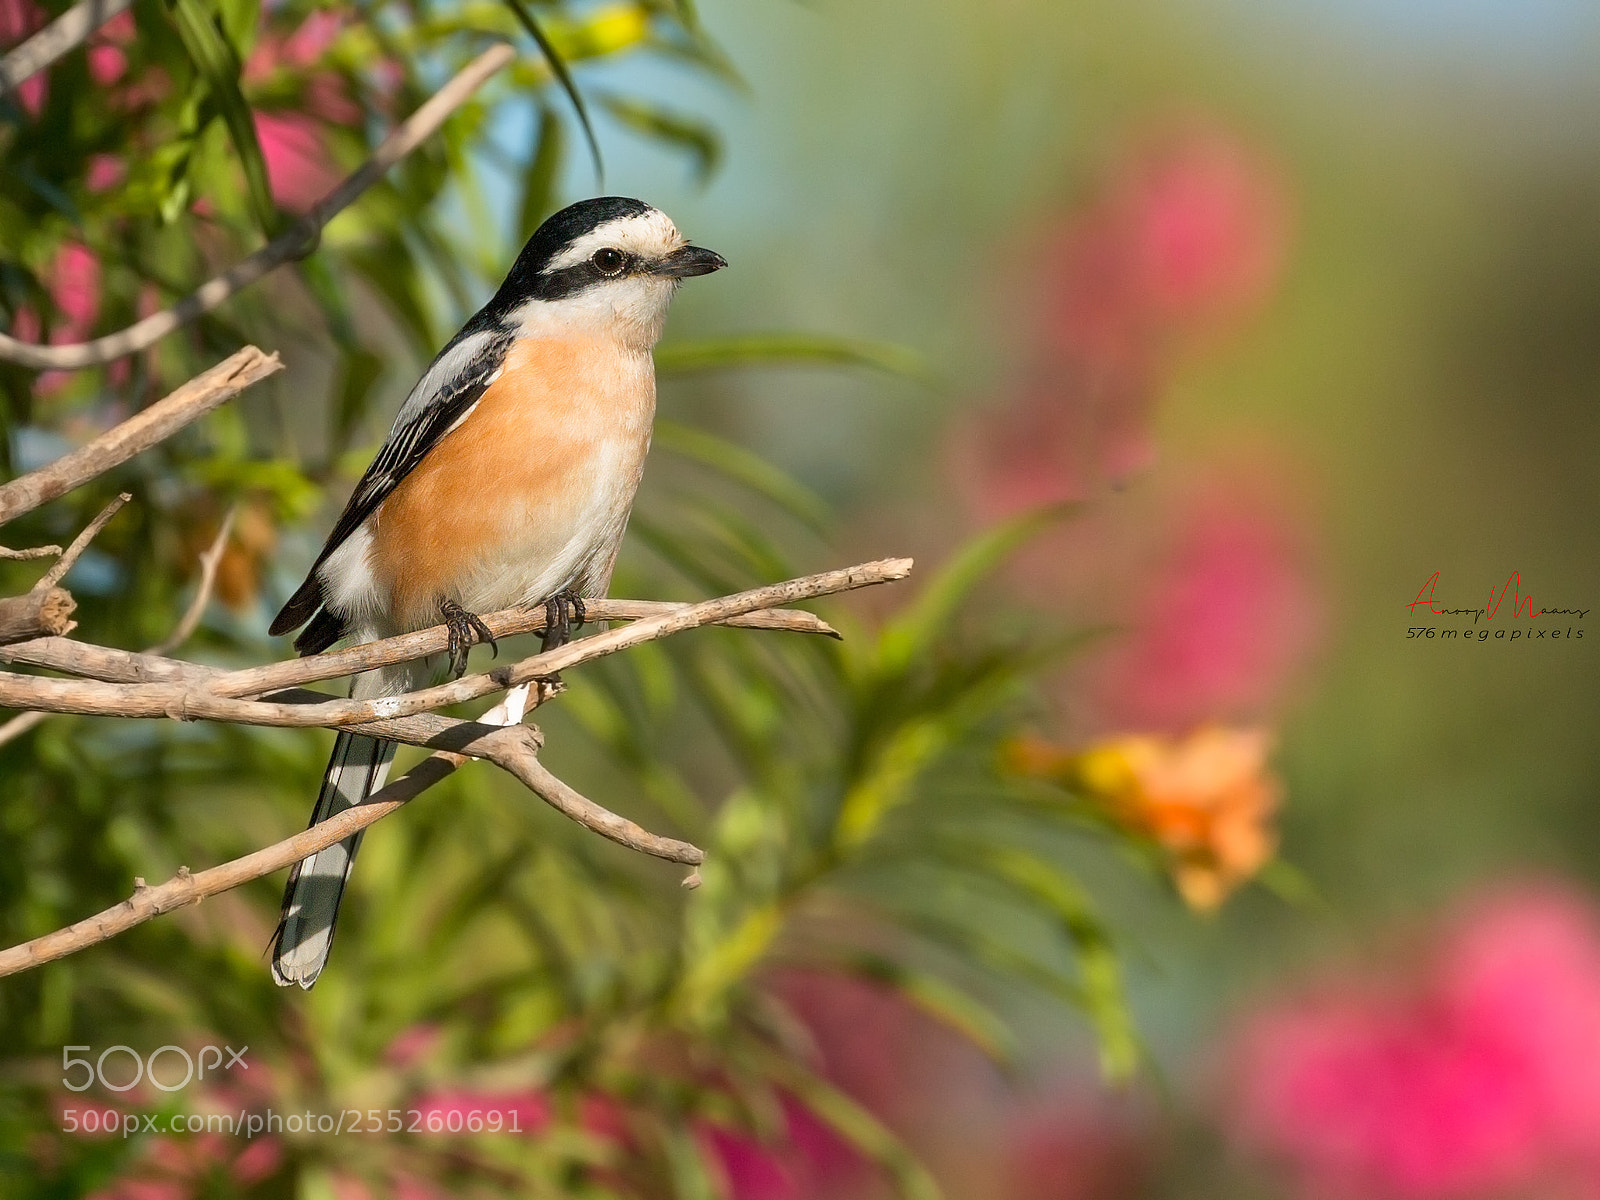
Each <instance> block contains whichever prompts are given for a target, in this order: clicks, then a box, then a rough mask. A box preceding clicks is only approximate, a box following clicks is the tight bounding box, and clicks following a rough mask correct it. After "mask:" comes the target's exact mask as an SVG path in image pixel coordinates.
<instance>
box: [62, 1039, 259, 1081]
mask: <svg viewBox="0 0 1600 1200" xmlns="http://www.w3.org/2000/svg"><path fill="white" fill-rule="evenodd" d="M249 1049H250V1047H249V1046H240V1047H239V1049H237V1050H235V1049H234V1048H233V1047H232V1046H201V1047H200V1053H199V1054H198V1056H191V1055H190V1053H189V1052H188V1051H187V1050H185V1049H184V1048H183V1047H182V1046H160V1047H158V1048H156V1049H155V1050H152V1051H151V1052H150V1056H149V1057H148V1058H141V1057H140V1056H139V1052H138V1051H137V1050H135V1049H134V1048H133V1047H132V1046H107V1047H106V1048H105V1049H104V1050H102V1051H100V1055H99V1057H98V1058H95V1059H92V1060H91V1059H87V1058H75V1057H74V1056H73V1051H75V1050H84V1051H87V1052H88V1053H90V1054H93V1053H94V1047H93V1046H63V1047H61V1086H62V1087H64V1088H66V1089H67V1090H68V1091H69V1092H86V1091H88V1090H89V1089H90V1088H91V1087H93V1086H94V1084H96V1083H99V1085H100V1086H101V1087H103V1088H105V1089H106V1090H107V1091H108V1092H126V1091H128V1090H129V1089H131V1088H134V1087H137V1086H138V1084H139V1081H140V1080H143V1079H148V1080H149V1081H150V1086H151V1087H154V1088H156V1089H157V1090H158V1091H163V1092H178V1091H182V1090H183V1089H184V1088H186V1087H188V1086H189V1083H190V1081H192V1080H195V1079H204V1078H205V1077H206V1071H207V1070H210V1071H211V1073H212V1074H213V1075H214V1074H216V1073H217V1072H218V1071H219V1070H220V1071H231V1070H233V1068H234V1067H243V1068H244V1069H245V1070H246V1071H248V1070H249V1069H250V1064H249V1063H247V1062H245V1060H244V1055H245V1051H247V1050H249ZM224 1054H226V1055H227V1058H226V1059H224V1058H223V1055H224ZM113 1055H117V1056H118V1057H116V1058H112V1056H113ZM163 1056H165V1063H164V1064H163V1066H162V1071H163V1073H164V1074H166V1075H167V1076H168V1078H167V1079H166V1080H162V1079H161V1078H159V1077H158V1076H157V1075H156V1063H157V1062H161V1061H162V1059H163ZM124 1058H126V1059H130V1060H132V1071H133V1076H132V1078H130V1079H127V1080H126V1081H123V1082H119V1083H113V1082H112V1081H111V1080H109V1079H107V1078H106V1060H107V1059H111V1061H112V1062H113V1063H115V1064H120V1063H122V1061H123V1059H124ZM179 1062H181V1063H182V1064H183V1078H182V1079H179V1080H178V1081H177V1082H176V1083H174V1082H172V1077H173V1076H174V1075H176V1073H177V1065H176V1064H177V1063H179ZM78 1072H81V1074H77V1073H78ZM117 1074H118V1075H119V1076H120V1075H121V1074H122V1072H121V1070H120V1069H119V1070H118V1071H117Z"/></svg>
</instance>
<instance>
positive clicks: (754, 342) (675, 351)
mask: <svg viewBox="0 0 1600 1200" xmlns="http://www.w3.org/2000/svg"><path fill="white" fill-rule="evenodd" d="M810 365H827V366H844V367H870V368H871V369H873V370H875V371H883V372H886V373H887V374H890V375H898V376H901V377H902V378H905V379H914V380H916V381H917V382H919V383H924V384H927V385H929V386H934V385H936V384H937V382H938V379H937V376H935V375H934V373H933V370H932V368H931V367H929V366H928V363H927V360H926V359H924V358H923V357H922V356H921V355H920V354H918V353H917V352H916V351H915V350H912V349H910V348H908V347H906V346H897V345H895V344H893V343H892V342H871V341H865V340H862V339H860V338H845V337H834V336H833V335H831V334H826V333H752V334H742V335H739V336H736V337H724V338H714V339H708V340H705V341H695V342H672V343H669V344H668V345H665V346H657V347H656V370H657V371H659V372H661V373H662V374H667V375H683V374H687V373H689V372H691V371H716V370H724V369H726V368H729V367H758V366H810Z"/></svg>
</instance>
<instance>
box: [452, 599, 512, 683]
mask: <svg viewBox="0 0 1600 1200" xmlns="http://www.w3.org/2000/svg"><path fill="white" fill-rule="evenodd" d="M439 612H440V613H441V614H442V615H443V616H444V623H445V628H447V629H448V630H449V631H450V647H449V653H450V677H451V678H452V679H460V678H461V676H462V675H463V674H464V673H465V672H466V669H467V652H468V651H469V650H471V649H472V646H473V644H474V643H475V642H481V643H483V644H484V645H486V646H489V647H491V648H492V649H493V650H494V653H495V656H496V657H499V654H500V644H499V643H498V642H496V641H495V640H494V634H493V633H492V632H490V630H489V627H488V626H487V625H485V624H484V622H483V618H482V617H480V616H479V615H478V614H477V613H471V612H468V611H467V610H466V609H464V608H462V607H461V605H459V604H457V603H456V602H455V601H454V600H441V601H440V602H439Z"/></svg>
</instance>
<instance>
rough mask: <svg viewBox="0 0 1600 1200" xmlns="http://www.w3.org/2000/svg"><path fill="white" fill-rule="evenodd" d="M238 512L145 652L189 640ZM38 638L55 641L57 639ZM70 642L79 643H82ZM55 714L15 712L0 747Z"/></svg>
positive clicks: (0, 729)
mask: <svg viewBox="0 0 1600 1200" xmlns="http://www.w3.org/2000/svg"><path fill="white" fill-rule="evenodd" d="M238 511H239V506H238V505H234V506H233V507H232V508H230V509H229V510H228V515H227V516H226V517H224V518H223V520H222V528H221V529H219V530H217V536H216V537H215V538H214V539H213V540H212V543H211V546H210V548H209V549H207V550H206V551H205V552H204V553H203V554H201V555H200V583H199V586H198V587H196V589H195V593H194V599H193V600H191V601H189V607H188V609H187V610H186V611H185V612H184V614H183V617H182V619H180V620H179V621H178V623H177V625H176V626H174V627H173V630H172V632H171V633H169V634H168V635H167V636H166V637H164V638H162V639H161V640H160V641H159V642H157V643H156V644H155V645H154V646H151V647H150V648H149V649H148V650H146V651H145V652H144V653H145V654H146V655H150V656H157V655H162V654H170V653H171V652H172V651H174V650H176V649H177V648H178V647H179V646H181V645H183V643H184V642H186V641H188V640H189V637H190V635H191V634H193V633H194V631H195V627H196V626H197V625H199V623H200V617H201V616H202V615H203V614H204V613H205V610H206V605H207V604H209V603H210V602H211V591H212V589H213V588H214V587H215V586H216V582H217V567H218V566H219V565H220V564H221V562H222V554H223V551H224V550H226V549H227V544H228V535H229V534H230V533H231V532H233V519H234V517H235V516H236V515H237V514H238ZM57 553H60V551H57ZM40 640H45V641H55V640H56V639H54V638H48V639H40ZM61 640H62V641H65V640H66V639H65V638H63V639H61ZM70 644H73V645H79V644H81V643H70ZM54 715H55V714H53V713H48V712H25V713H18V714H17V715H16V716H14V717H12V718H11V719H10V720H9V721H7V722H6V723H5V724H4V725H0V746H4V745H5V744H6V743H7V742H14V741H16V739H17V738H19V737H21V736H22V735H23V734H25V733H28V732H29V731H30V730H33V729H37V728H38V727H39V726H40V725H42V724H44V721H45V718H46V717H50V716H54Z"/></svg>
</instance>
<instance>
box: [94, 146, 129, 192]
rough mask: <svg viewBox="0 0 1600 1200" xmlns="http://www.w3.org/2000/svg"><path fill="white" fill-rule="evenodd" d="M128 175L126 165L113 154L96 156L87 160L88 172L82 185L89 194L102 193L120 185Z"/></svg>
mask: <svg viewBox="0 0 1600 1200" xmlns="http://www.w3.org/2000/svg"><path fill="white" fill-rule="evenodd" d="M127 173H128V164H127V163H125V162H124V161H123V160H122V159H120V158H118V157H117V156H116V155H114V154H96V155H94V156H93V157H91V158H90V159H89V172H88V175H87V176H86V177H85V179H84V185H85V186H86V187H87V188H88V189H89V190H90V191H91V192H103V191H106V190H107V189H108V188H114V187H116V186H117V184H119V183H121V182H122V180H123V178H124V177H125V176H126V175H127Z"/></svg>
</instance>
